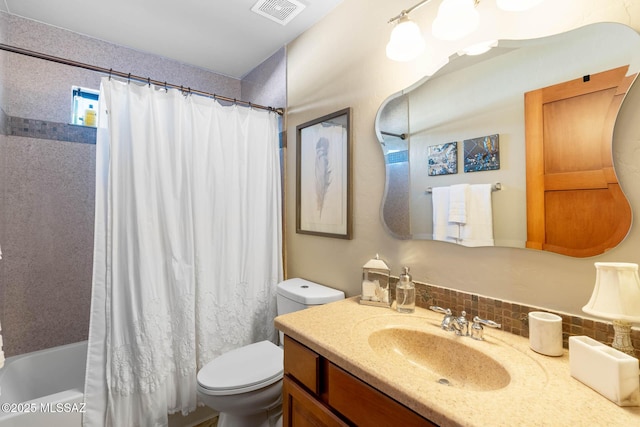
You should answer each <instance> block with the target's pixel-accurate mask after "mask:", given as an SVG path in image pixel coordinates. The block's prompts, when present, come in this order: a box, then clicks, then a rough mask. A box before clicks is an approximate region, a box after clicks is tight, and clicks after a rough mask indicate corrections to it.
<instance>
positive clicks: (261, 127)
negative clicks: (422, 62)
mask: <svg viewBox="0 0 640 427" xmlns="http://www.w3.org/2000/svg"><path fill="white" fill-rule="evenodd" d="M100 110H101V112H100V121H99V123H100V128H99V129H98V138H97V172H96V222H95V243H94V272H93V295H92V305H91V326H90V332H89V352H88V360H87V378H86V384H85V399H86V403H87V413H86V414H85V416H84V420H83V424H84V425H85V426H96V427H102V426H118V427H121V426H165V425H167V413H173V412H182V413H183V414H185V413H187V412H190V411H192V410H194V409H195V407H196V403H197V399H196V373H197V370H198V369H199V368H200V367H202V366H203V365H204V364H206V363H207V362H208V361H209V360H211V359H212V358H214V357H215V356H217V355H219V354H221V353H223V352H226V351H228V350H230V349H233V348H236V347H239V346H242V345H245V344H248V343H251V342H256V341H259V340H263V339H271V340H273V339H274V337H275V330H274V327H273V318H274V316H275V313H276V310H275V286H276V284H277V283H278V282H279V281H280V280H281V279H282V263H281V247H282V241H281V234H282V233H281V212H280V210H281V196H280V157H279V147H278V119H277V116H276V114H275V113H271V112H266V111H258V110H254V109H250V108H245V107H238V106H222V105H220V104H219V103H218V102H216V101H214V100H213V99H209V98H205V97H201V96H184V95H183V94H182V93H181V92H180V91H178V90H168V91H166V90H165V89H164V88H157V87H153V86H147V85H145V86H140V85H136V84H127V83H122V82H118V81H115V80H109V79H106V78H105V79H103V80H102V85H101V92H100Z"/></svg>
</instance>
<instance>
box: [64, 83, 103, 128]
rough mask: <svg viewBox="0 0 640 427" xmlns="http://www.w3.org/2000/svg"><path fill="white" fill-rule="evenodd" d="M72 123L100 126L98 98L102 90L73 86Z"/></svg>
mask: <svg viewBox="0 0 640 427" xmlns="http://www.w3.org/2000/svg"><path fill="white" fill-rule="evenodd" d="M71 90H72V91H73V97H72V98H71V99H72V105H71V124H74V125H80V126H91V127H96V126H98V98H99V95H100V92H98V91H97V90H93V89H85V88H83V87H79V86H72V87H71Z"/></svg>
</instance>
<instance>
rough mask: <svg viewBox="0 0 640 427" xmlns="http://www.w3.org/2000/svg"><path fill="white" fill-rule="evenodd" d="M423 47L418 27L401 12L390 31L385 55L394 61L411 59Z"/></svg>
mask: <svg viewBox="0 0 640 427" xmlns="http://www.w3.org/2000/svg"><path fill="white" fill-rule="evenodd" d="M425 47H426V43H425V42H424V37H422V33H421V31H420V27H418V24H416V23H415V22H413V21H412V20H410V19H409V15H408V14H406V13H404V12H403V13H402V14H401V16H400V18H398V23H397V24H396V26H395V27H393V31H391V36H390V37H389V43H387V57H388V58H389V59H392V60H394V61H411V60H412V59H415V58H417V57H418V56H420V55H421V54H422V52H424V50H425Z"/></svg>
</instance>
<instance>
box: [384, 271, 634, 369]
mask: <svg viewBox="0 0 640 427" xmlns="http://www.w3.org/2000/svg"><path fill="white" fill-rule="evenodd" d="M397 281H398V278H397V277H392V278H391V294H392V295H395V285H396V283H397ZM414 283H415V285H416V305H417V306H419V307H422V308H429V306H432V305H436V306H440V307H443V308H450V309H451V311H452V312H453V313H454V314H459V313H460V312H462V311H466V312H467V318H473V316H476V315H477V316H479V317H481V318H483V319H488V320H493V321H495V322H498V323H500V324H502V330H504V331H506V332H510V333H512V334H515V335H520V336H523V337H528V336H529V324H528V313H529V312H530V311H546V312H548V313H553V314H557V315H558V316H560V317H562V345H563V347H564V348H568V347H569V337H570V336H575V335H586V336H588V337H590V338H593V339H595V340H597V341H600V342H602V343H604V344H607V345H611V342H612V341H613V325H612V324H611V322H600V321H595V320H591V319H586V318H583V317H580V316H573V315H568V314H566V313H560V312H556V311H552V310H547V309H545V308H542V307H532V306H528V305H522V304H516V303H512V302H507V301H502V300H499V299H495V298H489V297H485V296H480V295H476V294H472V293H467V292H462V291H457V290H454V289H448V288H443V287H439V286H434V285H430V284H427V283H422V282H414ZM631 341H632V343H633V347H634V348H635V349H636V350H635V357H637V358H639V359H640V331H639V330H635V329H632V330H631Z"/></svg>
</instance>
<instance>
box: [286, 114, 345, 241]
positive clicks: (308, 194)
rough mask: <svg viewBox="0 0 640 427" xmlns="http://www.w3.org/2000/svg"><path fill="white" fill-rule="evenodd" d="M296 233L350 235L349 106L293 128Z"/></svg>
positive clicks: (337, 236) (338, 236)
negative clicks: (294, 134) (294, 133)
mask: <svg viewBox="0 0 640 427" xmlns="http://www.w3.org/2000/svg"><path fill="white" fill-rule="evenodd" d="M296 187H297V188H296V232H297V233H302V234H313V235H318V236H325V237H335V238H340V239H351V238H352V206H351V205H352V202H351V108H345V109H342V110H339V111H336V112H334V113H331V114H328V115H326V116H323V117H320V118H318V119H315V120H311V121H309V122H306V123H303V124H301V125H298V126H297V127H296Z"/></svg>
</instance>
